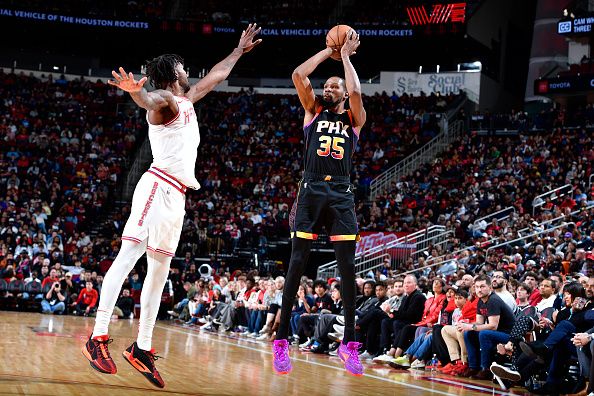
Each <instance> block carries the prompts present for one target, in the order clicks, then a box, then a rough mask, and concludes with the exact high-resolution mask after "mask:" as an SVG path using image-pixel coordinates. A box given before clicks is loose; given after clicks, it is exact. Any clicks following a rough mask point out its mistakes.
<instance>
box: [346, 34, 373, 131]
mask: <svg viewBox="0 0 594 396" xmlns="http://www.w3.org/2000/svg"><path fill="white" fill-rule="evenodd" d="M360 44H361V42H360V41H359V35H358V34H357V32H355V31H354V30H351V31H350V32H348V33H347V39H346V41H345V43H344V45H343V46H342V48H341V49H340V55H341V57H342V64H343V66H344V80H345V83H346V88H347V92H348V93H349V107H350V109H351V114H352V115H353V119H354V124H355V125H353V127H355V128H361V127H362V126H363V124H365V120H366V119H367V114H366V113H365V108H363V99H362V97H361V82H360V81H359V77H358V76H357V72H356V71H355V67H354V66H353V64H352V63H351V59H350V56H351V55H353V54H354V53H355V51H356V50H357V48H358V47H359V45H360Z"/></svg>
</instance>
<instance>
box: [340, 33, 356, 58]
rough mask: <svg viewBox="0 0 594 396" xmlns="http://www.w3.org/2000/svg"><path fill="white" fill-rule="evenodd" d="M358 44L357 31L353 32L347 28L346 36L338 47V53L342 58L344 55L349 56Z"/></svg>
mask: <svg viewBox="0 0 594 396" xmlns="http://www.w3.org/2000/svg"><path fill="white" fill-rule="evenodd" d="M360 44H361V41H360V40H359V33H357V32H355V31H354V30H353V29H351V30H349V31H348V32H347V38H346V40H345V42H344V44H343V45H342V48H341V49H340V55H341V56H342V57H343V58H344V57H345V56H346V57H349V56H351V55H353V54H356V53H357V52H356V51H357V48H359V45H360Z"/></svg>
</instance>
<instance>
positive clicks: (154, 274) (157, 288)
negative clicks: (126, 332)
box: [136, 251, 171, 351]
mask: <svg viewBox="0 0 594 396" xmlns="http://www.w3.org/2000/svg"><path fill="white" fill-rule="evenodd" d="M146 261H147V264H148V268H147V273H146V278H145V279H144V284H143V285H142V294H141V295H140V323H139V326H138V339H137V340H136V343H137V344H138V347H139V348H140V349H142V350H145V351H150V350H151V341H152V338H153V328H154V327H155V321H156V320H157V313H159V306H160V305H161V295H162V294H163V287H165V282H166V281H167V277H168V276H169V266H170V265H171V257H169V256H165V255H163V254H160V253H155V252H151V251H147V252H146Z"/></svg>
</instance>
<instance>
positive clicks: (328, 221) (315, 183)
mask: <svg viewBox="0 0 594 396" xmlns="http://www.w3.org/2000/svg"><path fill="white" fill-rule="evenodd" d="M289 227H290V229H291V237H292V238H293V237H297V238H303V239H317V238H318V234H320V232H321V230H322V227H325V228H326V232H327V233H328V235H330V240H331V241H332V242H338V241H358V240H359V228H358V226H357V216H356V215H355V194H354V192H353V185H352V184H351V183H350V181H349V178H348V177H345V176H342V177H336V176H328V175H317V174H312V173H308V172H306V173H305V174H304V177H303V180H301V182H300V183H299V191H298V193H297V199H295V202H294V203H293V207H292V209H291V214H290V216H289Z"/></svg>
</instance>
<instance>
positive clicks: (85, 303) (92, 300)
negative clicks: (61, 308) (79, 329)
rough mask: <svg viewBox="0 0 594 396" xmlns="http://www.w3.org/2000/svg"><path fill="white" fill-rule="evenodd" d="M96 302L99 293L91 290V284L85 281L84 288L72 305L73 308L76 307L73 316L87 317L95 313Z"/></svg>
mask: <svg viewBox="0 0 594 396" xmlns="http://www.w3.org/2000/svg"><path fill="white" fill-rule="evenodd" d="M97 300H99V293H97V290H95V289H93V282H91V281H87V283H86V287H85V288H84V289H83V290H82V291H81V292H80V294H79V295H78V298H77V299H76V302H74V303H72V305H73V306H76V312H75V314H76V315H84V316H89V315H90V314H91V313H92V312H93V311H95V306H96V305H97Z"/></svg>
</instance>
